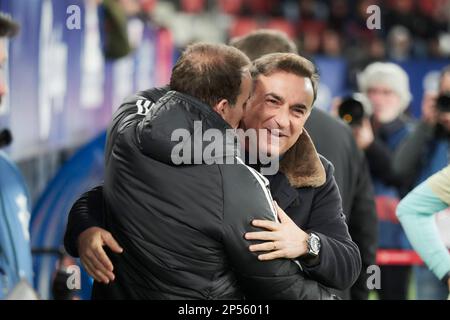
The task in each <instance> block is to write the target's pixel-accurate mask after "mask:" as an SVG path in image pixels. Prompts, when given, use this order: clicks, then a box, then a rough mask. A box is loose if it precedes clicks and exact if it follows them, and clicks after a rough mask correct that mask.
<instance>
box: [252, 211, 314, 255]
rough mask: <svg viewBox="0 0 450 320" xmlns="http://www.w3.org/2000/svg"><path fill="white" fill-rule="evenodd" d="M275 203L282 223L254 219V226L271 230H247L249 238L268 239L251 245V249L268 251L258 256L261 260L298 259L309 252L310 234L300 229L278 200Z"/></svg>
mask: <svg viewBox="0 0 450 320" xmlns="http://www.w3.org/2000/svg"><path fill="white" fill-rule="evenodd" d="M274 204H275V207H276V209H277V215H278V218H279V219H280V222H281V223H278V222H272V221H268V220H253V221H252V225H253V226H255V227H259V228H264V229H267V230H269V231H259V232H247V233H246V234H245V238H246V239H247V240H263V241H267V242H263V243H260V244H254V245H251V246H250V247H249V249H250V251H252V252H257V251H266V253H264V254H261V255H259V256H258V259H259V260H273V259H278V258H288V259H296V258H298V257H300V256H302V255H304V254H306V253H307V252H308V244H307V240H308V234H307V233H306V232H305V231H303V230H302V229H300V228H299V227H298V226H297V225H296V224H295V222H294V221H292V219H291V218H290V217H289V216H288V215H287V214H286V213H285V212H284V211H283V209H281V208H280V207H279V206H278V205H277V203H276V202H275V203H274Z"/></svg>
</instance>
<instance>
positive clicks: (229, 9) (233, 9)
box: [218, 0, 243, 15]
mask: <svg viewBox="0 0 450 320" xmlns="http://www.w3.org/2000/svg"><path fill="white" fill-rule="evenodd" d="M218 4H219V8H220V11H222V12H223V13H226V14H231V15H237V14H238V13H239V11H240V10H241V7H242V5H243V1H242V0H219V2H218Z"/></svg>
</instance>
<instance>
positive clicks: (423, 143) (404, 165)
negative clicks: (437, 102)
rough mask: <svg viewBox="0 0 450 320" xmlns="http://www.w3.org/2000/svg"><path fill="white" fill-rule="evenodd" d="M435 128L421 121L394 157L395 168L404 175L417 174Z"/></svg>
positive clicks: (395, 170) (393, 165)
mask: <svg viewBox="0 0 450 320" xmlns="http://www.w3.org/2000/svg"><path fill="white" fill-rule="evenodd" d="M433 137H434V128H433V127H432V126H430V125H428V124H427V123H425V122H423V121H421V122H419V123H418V124H417V125H416V127H415V129H414V131H413V132H412V133H411V134H410V135H409V136H408V137H407V138H405V140H404V141H403V142H402V143H401V145H400V146H399V147H398V149H397V151H396V152H395V154H394V157H393V164H392V167H393V170H394V172H395V174H396V175H399V176H402V177H408V176H412V177H414V176H416V174H417V170H418V168H419V167H420V165H421V160H422V157H423V155H424V152H426V151H427V145H428V144H429V143H430V141H431V140H433Z"/></svg>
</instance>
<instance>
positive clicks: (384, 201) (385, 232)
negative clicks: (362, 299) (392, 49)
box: [353, 62, 412, 300]
mask: <svg viewBox="0 0 450 320" xmlns="http://www.w3.org/2000/svg"><path fill="white" fill-rule="evenodd" d="M358 82H359V87H360V91H361V92H362V93H363V94H364V95H365V96H366V97H367V98H368V100H369V102H370V104H371V107H372V112H373V114H372V116H371V118H370V119H369V118H365V119H363V121H362V124H361V125H360V126H359V127H358V128H357V129H354V130H353V133H354V135H355V138H356V141H357V143H358V146H359V147H360V148H361V149H362V150H364V152H365V154H366V158H367V160H368V162H369V168H370V172H371V176H372V181H373V184H374V189H375V202H376V208H377V214H378V219H379V237H378V238H379V243H378V245H379V248H383V249H409V248H410V244H409V242H408V240H407V238H406V235H405V234H404V231H403V229H402V227H401V225H400V223H399V221H398V219H397V217H396V215H395V210H396V207H397V204H398V202H399V201H400V199H401V197H402V196H403V195H404V194H406V192H407V191H408V190H409V188H410V186H411V184H412V181H411V179H407V178H405V177H403V176H399V175H395V174H393V173H394V172H393V163H392V162H393V160H392V157H393V153H394V152H395V151H396V150H397V148H398V147H399V145H400V144H401V143H402V141H404V139H405V138H407V137H408V135H409V134H410V132H411V130H412V123H411V120H409V119H408V118H407V117H406V116H405V115H404V111H405V110H406V109H407V107H408V106H409V103H410V101H411V97H412V95H411V92H410V89H409V79H408V75H407V74H406V72H405V71H404V70H403V69H402V68H401V67H399V66H398V65H396V64H393V63H382V62H375V63H372V64H370V65H369V66H367V67H366V68H365V69H364V71H363V72H362V73H361V74H360V75H359V77H358ZM380 159H383V160H380ZM410 269H411V268H410V266H407V265H384V266H381V289H380V290H379V291H378V293H379V297H380V299H382V300H404V299H406V298H407V288H408V282H409V273H410Z"/></svg>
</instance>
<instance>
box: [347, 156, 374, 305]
mask: <svg viewBox="0 0 450 320" xmlns="http://www.w3.org/2000/svg"><path fill="white" fill-rule="evenodd" d="M356 190H357V192H356V194H355V197H354V199H353V206H352V209H351V215H350V218H349V220H348V228H349V232H350V234H351V235H352V238H353V241H354V242H355V243H356V244H357V245H358V247H359V251H360V253H361V261H362V272H361V274H360V276H359V277H358V280H357V281H356V283H355V284H354V285H353V287H352V288H351V298H352V300H367V298H368V295H369V289H368V288H367V284H366V282H367V272H366V270H367V268H368V267H369V266H370V265H374V264H375V261H376V253H377V247H378V217H377V212H376V207H375V201H374V191H373V186H372V181H371V178H370V174H369V169H368V167H367V161H366V159H365V158H364V157H363V156H361V157H360V165H359V170H358V178H357V184H356Z"/></svg>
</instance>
